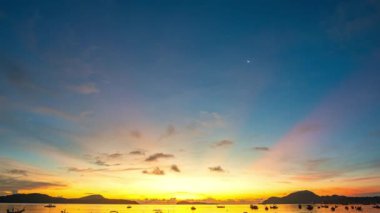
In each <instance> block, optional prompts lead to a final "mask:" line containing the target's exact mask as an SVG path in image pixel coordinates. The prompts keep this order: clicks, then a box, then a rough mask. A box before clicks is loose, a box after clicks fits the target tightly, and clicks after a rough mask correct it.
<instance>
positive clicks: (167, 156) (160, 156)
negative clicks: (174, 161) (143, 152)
mask: <svg viewBox="0 0 380 213" xmlns="http://www.w3.org/2000/svg"><path fill="white" fill-rule="evenodd" d="M173 157H174V155H171V154H164V153H156V154H153V155H150V156H149V157H147V158H146V159H145V161H148V162H151V161H157V160H158V159H160V158H173Z"/></svg>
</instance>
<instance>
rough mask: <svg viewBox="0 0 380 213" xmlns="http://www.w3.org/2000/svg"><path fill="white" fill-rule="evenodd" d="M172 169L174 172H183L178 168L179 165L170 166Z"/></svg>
mask: <svg viewBox="0 0 380 213" xmlns="http://www.w3.org/2000/svg"><path fill="white" fill-rule="evenodd" d="M170 169H171V170H172V171H174V172H181V170H180V169H179V168H178V166H177V165H171V166H170Z"/></svg>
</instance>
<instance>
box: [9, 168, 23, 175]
mask: <svg viewBox="0 0 380 213" xmlns="http://www.w3.org/2000/svg"><path fill="white" fill-rule="evenodd" d="M6 173H8V174H12V175H22V176H28V171H26V170H23V169H9V170H6Z"/></svg>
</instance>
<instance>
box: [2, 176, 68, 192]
mask: <svg viewBox="0 0 380 213" xmlns="http://www.w3.org/2000/svg"><path fill="white" fill-rule="evenodd" d="M65 186H66V185H65V184H61V183H49V182H44V181H32V180H24V179H18V178H12V177H5V176H1V175H0V192H1V191H2V192H4V191H12V192H17V191H19V190H30V189H39V188H50V187H65Z"/></svg>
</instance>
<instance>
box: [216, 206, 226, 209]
mask: <svg viewBox="0 0 380 213" xmlns="http://www.w3.org/2000/svg"><path fill="white" fill-rule="evenodd" d="M216 208H219V209H223V208H226V207H225V206H222V205H219V206H216Z"/></svg>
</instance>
